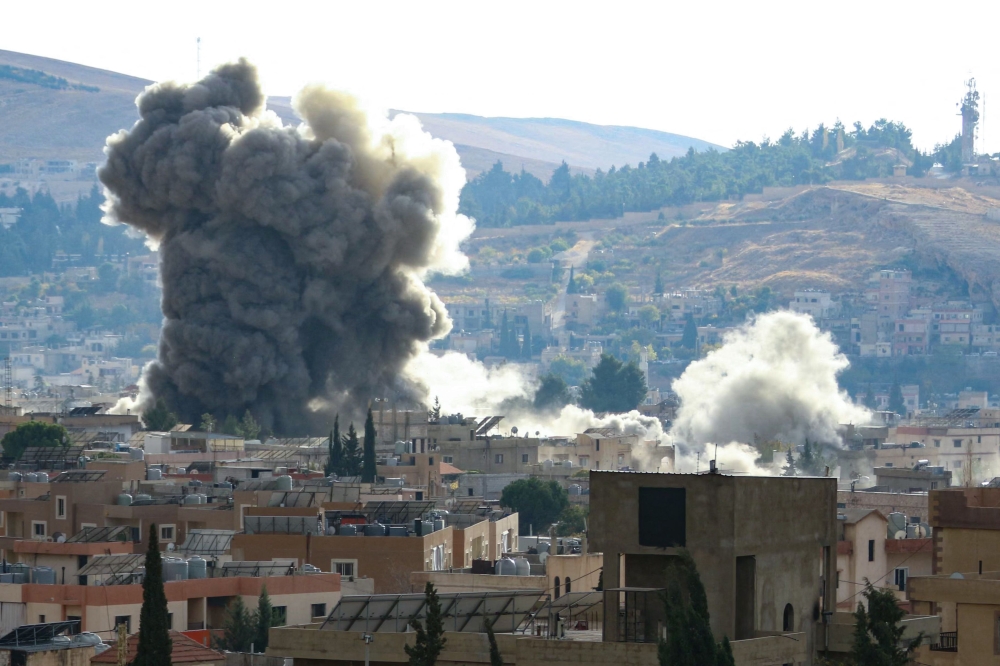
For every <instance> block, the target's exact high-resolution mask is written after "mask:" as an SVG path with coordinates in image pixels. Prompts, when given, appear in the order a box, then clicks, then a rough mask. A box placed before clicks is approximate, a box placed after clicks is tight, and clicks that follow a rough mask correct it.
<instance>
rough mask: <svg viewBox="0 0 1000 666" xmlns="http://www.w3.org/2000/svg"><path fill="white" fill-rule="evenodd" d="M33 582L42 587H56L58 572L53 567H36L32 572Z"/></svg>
mask: <svg viewBox="0 0 1000 666" xmlns="http://www.w3.org/2000/svg"><path fill="white" fill-rule="evenodd" d="M31 582H32V583H37V584H40V585H55V584H56V570H55V569H53V568H52V567H35V568H34V569H32V570H31Z"/></svg>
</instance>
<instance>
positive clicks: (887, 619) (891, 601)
mask: <svg viewBox="0 0 1000 666" xmlns="http://www.w3.org/2000/svg"><path fill="white" fill-rule="evenodd" d="M863 594H864V597H865V599H866V600H867V601H868V609H867V610H865V606H864V604H862V603H861V602H858V609H857V610H856V611H855V612H854V646H853V648H852V649H851V657H853V660H854V663H856V664H858V665H859V666H906V664H909V663H910V654H911V653H912V652H913V651H914V650H915V649H916V648H917V646H918V645H920V640H921V636H917V637H916V638H914V639H913V640H911V641H906V642H903V640H902V639H903V632H904V628H903V627H902V626H901V625H900V622H901V621H902V619H903V618H904V617H905V616H906V613H905V611H903V609H901V608H900V607H899V604H898V603H897V602H896V593H895V592H893V591H892V590H891V589H889V588H886V589H883V590H880V589H877V588H875V587H874V586H873V585H872V584H871V582H869V581H868V579H865V590H864V592H863Z"/></svg>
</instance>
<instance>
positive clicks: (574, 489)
mask: <svg viewBox="0 0 1000 666" xmlns="http://www.w3.org/2000/svg"><path fill="white" fill-rule="evenodd" d="M566 491H567V492H568V493H569V494H570V495H579V494H581V493H582V492H583V486H581V485H580V484H578V483H574V484H572V485H571V486H570V487H569V488H567V489H566Z"/></svg>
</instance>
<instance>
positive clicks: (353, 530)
mask: <svg viewBox="0 0 1000 666" xmlns="http://www.w3.org/2000/svg"><path fill="white" fill-rule="evenodd" d="M357 535H358V526H357V525H341V526H340V536H357Z"/></svg>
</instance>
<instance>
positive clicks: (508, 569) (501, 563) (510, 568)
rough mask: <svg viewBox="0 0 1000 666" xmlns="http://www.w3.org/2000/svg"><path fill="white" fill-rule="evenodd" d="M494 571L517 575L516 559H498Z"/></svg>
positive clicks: (501, 573) (500, 574)
mask: <svg viewBox="0 0 1000 666" xmlns="http://www.w3.org/2000/svg"><path fill="white" fill-rule="evenodd" d="M493 572H494V573H495V574H496V575H498V576H516V575H517V565H516V564H514V560H508V559H506V558H504V559H501V560H497V564H496V567H495V568H494V570H493Z"/></svg>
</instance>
